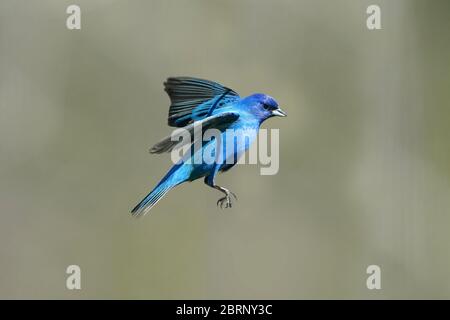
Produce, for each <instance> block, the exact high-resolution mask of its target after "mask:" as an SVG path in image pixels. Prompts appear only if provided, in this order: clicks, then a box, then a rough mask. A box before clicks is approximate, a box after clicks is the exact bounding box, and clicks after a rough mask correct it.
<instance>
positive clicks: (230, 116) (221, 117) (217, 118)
mask: <svg viewBox="0 0 450 320" xmlns="http://www.w3.org/2000/svg"><path fill="white" fill-rule="evenodd" d="M238 118H239V114H238V113H237V112H223V113H219V114H215V115H213V116H209V117H206V118H204V119H202V120H199V121H195V122H193V123H191V124H189V125H187V126H186V127H184V128H179V129H175V130H174V131H173V132H172V134H171V135H170V136H168V137H165V138H164V139H162V140H161V141H160V142H158V143H157V144H155V145H154V146H153V147H152V148H151V149H150V153H163V152H170V151H172V150H173V149H174V148H175V146H177V147H181V146H183V145H185V144H186V141H178V140H177V139H176V137H177V136H178V137H179V136H181V135H182V132H183V130H186V131H184V132H188V133H189V134H190V137H191V139H190V143H194V138H195V137H194V131H195V130H196V129H197V128H198V129H200V128H201V130H202V136H203V133H204V132H205V130H207V129H212V128H214V129H218V130H220V131H223V130H225V129H226V128H228V127H229V126H230V125H231V124H232V123H233V122H235V121H236V120H237V119H238ZM172 137H175V139H174V140H175V141H173V140H172Z"/></svg>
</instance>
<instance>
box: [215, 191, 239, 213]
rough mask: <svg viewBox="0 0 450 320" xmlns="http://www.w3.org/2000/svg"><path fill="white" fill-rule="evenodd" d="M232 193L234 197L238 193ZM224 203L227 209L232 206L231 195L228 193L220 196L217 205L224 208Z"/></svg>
mask: <svg viewBox="0 0 450 320" xmlns="http://www.w3.org/2000/svg"><path fill="white" fill-rule="evenodd" d="M231 194H232V195H233V196H234V198H236V195H235V194H234V193H231ZM224 205H225V209H226V208H231V207H232V204H231V197H230V196H229V195H226V196H225V197H223V198H220V199H219V200H217V206H218V207H219V206H220V209H223V208H224V207H223V206H224Z"/></svg>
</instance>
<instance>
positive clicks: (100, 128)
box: [0, 0, 450, 299]
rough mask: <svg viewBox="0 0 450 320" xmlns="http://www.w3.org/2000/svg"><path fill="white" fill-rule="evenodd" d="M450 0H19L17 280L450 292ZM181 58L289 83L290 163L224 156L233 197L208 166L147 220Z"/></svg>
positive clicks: (8, 20) (6, 26) (385, 294)
mask: <svg viewBox="0 0 450 320" xmlns="http://www.w3.org/2000/svg"><path fill="white" fill-rule="evenodd" d="M74 3H75V4H77V5H79V6H80V7H81V12H82V14H81V20H82V22H81V23H82V29H81V30H79V31H70V30H68V29H67V28H66V18H67V16H68V15H67V14H66V8H67V6H68V5H70V4H74ZM370 4H378V5H380V7H381V10H382V14H381V19H382V28H383V29H382V30H378V31H369V30H368V29H367V28H366V18H367V14H366V8H367V6H368V5H370ZM449 15H450V2H449V1H446V0H443V1H438V0H434V1H427V2H425V1H421V0H417V1H414V0H397V1H381V0H377V1H359V0H345V1H344V0H340V1H333V0H327V1H325V0H321V1H317V0H307V1H300V0H296V1H288V0H283V1H262V0H244V1H238V0H233V1H218V0H216V1H206V0H192V1H185V0H179V1H166V0H159V1H136V0H133V1H119V0H116V1H113V0H108V1H107V0H96V1H87V0H83V1H81V0H77V1H76V2H73V1H56V0H53V1H50V0H48V1H47V0H46V1H25V0H2V1H1V2H0V210H1V221H0V298H62V299H79V298H86V299H91V298H114V299H116V298H127V299H131V298H138V299H147V298H148V299H175V298H179V299H197V298H202V299H206V298H213V299H221V298H227V299H229V298H234V299H240V298H255V299H259V298H276V299H279V298H285V299H303V298H325V299H329V298H343V299H359V298H368V299H379V298H450V252H449V243H450V233H449V229H450V209H449V208H450V183H449V179H450V165H449V163H450V147H449V140H450V126H449V120H450V106H449V102H450V90H449V86H450V63H449V54H450V40H449V31H450V28H449V27H450V16H449ZM173 75H190V76H198V77H203V78H207V79H211V80H215V81H218V82H221V83H223V84H224V85H227V86H229V87H231V88H233V89H235V90H236V91H237V92H239V93H240V94H241V95H243V96H245V95H249V94H251V93H254V92H264V93H267V94H270V95H272V96H273V97H275V98H276V99H277V100H278V102H279V103H280V105H281V106H282V108H283V109H284V110H286V112H287V113H288V114H289V116H288V117H287V118H283V119H281V118H278V119H271V120H269V121H268V122H267V123H266V124H265V125H264V127H266V128H280V140H281V141H280V143H281V145H280V171H279V173H278V175H275V176H261V175H260V174H259V167H258V166H254V165H253V166H238V167H236V168H235V169H233V170H231V171H230V172H228V173H227V174H225V175H221V176H219V178H218V182H219V184H221V185H224V186H227V187H229V188H230V189H231V190H233V191H235V192H236V193H237V194H238V196H239V202H237V205H236V206H234V207H233V208H232V209H231V210H227V211H221V210H220V209H218V208H217V207H216V201H217V199H218V198H219V197H220V196H221V195H220V193H218V192H217V191H215V190H212V189H210V188H207V187H205V186H204V185H203V183H202V181H196V182H194V183H191V184H185V185H182V186H181V187H179V188H177V189H175V190H173V191H171V192H170V193H169V194H168V195H167V197H166V198H164V199H163V200H162V201H161V202H160V203H159V204H158V205H157V206H156V207H155V208H154V209H153V210H152V211H151V213H150V214H149V215H147V216H146V217H145V218H143V219H139V220H135V219H132V218H131V217H130V214H129V211H130V209H131V208H132V207H133V206H134V205H135V204H136V203H137V202H138V201H139V200H141V198H142V197H143V196H144V195H145V194H146V193H147V192H148V191H149V190H150V189H151V188H152V187H153V186H154V185H155V184H156V183H157V182H158V181H159V179H160V178H161V177H162V176H163V175H164V174H165V172H166V171H167V170H168V168H169V167H170V165H171V162H170V157H169V155H162V156H155V155H150V154H148V147H150V146H151V145H152V144H153V143H154V142H156V141H157V140H158V139H159V138H161V137H163V136H165V135H166V134H168V133H169V132H170V130H169V128H168V127H167V125H166V117H167V110H168V98H167V96H166V94H165V93H164V91H163V89H162V82H163V81H164V80H165V78H166V77H167V76H173ZM71 264H77V265H79V266H80V267H81V270H82V290H80V291H69V290H67V289H66V285H65V281H66V277H67V275H66V273H65V271H66V267H67V266H68V265H71ZM371 264H376V265H379V266H380V267H381V270H382V290H378V291H377V290H372V291H370V290H368V289H367V288H366V278H367V274H366V268H367V266H368V265H371Z"/></svg>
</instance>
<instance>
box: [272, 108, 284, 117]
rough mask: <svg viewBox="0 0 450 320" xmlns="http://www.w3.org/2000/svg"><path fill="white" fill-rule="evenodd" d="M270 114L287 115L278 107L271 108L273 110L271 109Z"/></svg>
mask: <svg viewBox="0 0 450 320" xmlns="http://www.w3.org/2000/svg"><path fill="white" fill-rule="evenodd" d="M272 115H274V116H278V117H287V114H286V112H284V111H283V110H281V109H279V108H278V109H275V110H273V111H272Z"/></svg>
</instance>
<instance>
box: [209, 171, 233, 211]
mask: <svg viewBox="0 0 450 320" xmlns="http://www.w3.org/2000/svg"><path fill="white" fill-rule="evenodd" d="M205 183H206V184H207V185H209V186H210V187H212V188H214V189H217V190H219V191H220V192H223V193H224V194H225V197H222V198H220V199H219V200H217V206H220V208H221V209H223V206H224V205H225V208H231V205H232V203H231V196H233V197H234V199H236V200H237V196H236V195H235V194H234V192H232V191H230V190H228V189H227V188H224V187H221V186H218V185H216V184H215V183H214V179H211V178H209V177H206V178H205Z"/></svg>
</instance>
